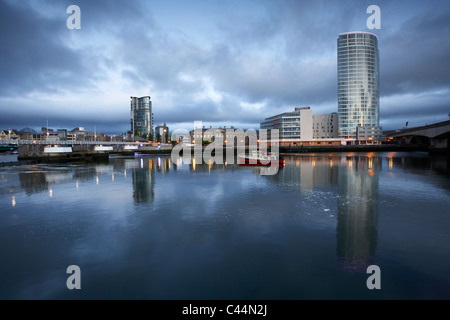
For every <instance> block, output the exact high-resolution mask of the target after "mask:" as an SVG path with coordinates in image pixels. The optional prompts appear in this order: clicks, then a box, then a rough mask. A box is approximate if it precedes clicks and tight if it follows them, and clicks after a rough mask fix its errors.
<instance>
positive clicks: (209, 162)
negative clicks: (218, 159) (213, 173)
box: [208, 159, 212, 169]
mask: <svg viewBox="0 0 450 320" xmlns="http://www.w3.org/2000/svg"><path fill="white" fill-rule="evenodd" d="M208 164H209V168H210V169H211V166H212V165H211V159H209V161H208Z"/></svg>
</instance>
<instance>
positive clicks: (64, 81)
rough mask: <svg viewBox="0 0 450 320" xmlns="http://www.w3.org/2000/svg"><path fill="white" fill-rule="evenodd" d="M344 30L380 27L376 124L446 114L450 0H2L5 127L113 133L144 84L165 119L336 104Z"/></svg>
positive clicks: (221, 120)
mask: <svg viewBox="0 0 450 320" xmlns="http://www.w3.org/2000/svg"><path fill="white" fill-rule="evenodd" d="M70 5H77V6H79V8H80V12H81V15H80V16H81V20H80V21H81V23H80V26H81V29H68V28H67V23H66V22H67V19H68V18H70V16H71V13H67V12H66V10H67V8H68V7H69V6H70ZM370 5H377V6H379V8H380V13H381V15H380V17H381V19H380V22H381V23H380V27H381V28H380V29H373V30H370V29H368V26H367V19H368V18H369V17H370V16H371V14H370V13H369V14H368V13H367V12H366V10H367V8H368V7H369V6H370ZM350 31H367V32H373V33H374V34H376V35H377V36H378V39H379V43H378V46H379V51H380V125H382V126H383V129H384V130H391V129H396V128H402V127H404V126H405V123H406V122H407V121H408V126H409V127H413V126H420V125H424V124H426V123H432V122H437V121H444V120H448V119H449V112H450V1H448V0H445V1H438V0H431V1H411V0H409V1H376V0H370V1H357V0H354V1H345V0H343V1H335V0H322V1H321V0H314V1H313V0H309V1H300V0H240V1H238V0H235V1H231V0H230V1H228V0H195V1H194V0H185V1H175V0H164V1H162V0H160V1H150V0H142V1H139V0H129V1H124V0H80V1H79V0H67V1H66V0H20V1H19V0H17V1H14V0H0V39H1V40H0V41H1V47H0V75H1V76H0V129H18V130H20V129H22V128H24V127H31V128H33V129H35V130H38V131H40V128H41V127H45V126H46V125H47V121H48V126H49V128H53V129H59V128H67V129H73V128H75V127H79V126H81V127H84V128H85V129H86V130H89V131H94V129H95V130H96V131H97V132H103V133H106V134H111V135H113V134H120V133H122V132H126V131H128V130H130V97H131V96H136V97H141V96H147V95H149V96H151V99H152V103H153V113H154V124H155V126H157V125H162V124H163V123H164V122H165V123H166V124H167V125H168V126H169V128H170V131H172V130H173V129H178V128H182V129H187V130H191V129H193V126H194V121H202V122H203V124H204V125H206V126H209V125H212V126H224V125H226V126H227V127H228V126H235V127H240V128H243V129H250V128H254V129H259V124H260V122H262V121H263V120H264V119H265V118H267V117H270V116H273V115H276V114H279V113H283V112H288V111H292V110H293V109H294V108H295V107H306V106H310V107H311V109H312V110H313V114H322V113H331V112H337V43H336V39H337V37H338V35H339V33H343V32H350Z"/></svg>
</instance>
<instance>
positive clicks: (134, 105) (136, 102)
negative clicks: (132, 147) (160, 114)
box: [130, 96, 153, 139]
mask: <svg viewBox="0 0 450 320" xmlns="http://www.w3.org/2000/svg"><path fill="white" fill-rule="evenodd" d="M130 98H131V117H130V118H131V132H132V134H133V136H141V137H146V138H147V139H150V137H149V135H150V134H153V113H152V101H151V100H150V96H145V97H141V98H137V97H130Z"/></svg>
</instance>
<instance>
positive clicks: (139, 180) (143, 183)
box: [131, 158, 161, 203]
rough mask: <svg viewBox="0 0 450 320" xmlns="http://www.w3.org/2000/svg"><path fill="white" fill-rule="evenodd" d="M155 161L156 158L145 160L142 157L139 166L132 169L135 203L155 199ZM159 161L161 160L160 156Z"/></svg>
mask: <svg viewBox="0 0 450 320" xmlns="http://www.w3.org/2000/svg"><path fill="white" fill-rule="evenodd" d="M153 161H154V159H149V160H148V161H144V159H142V158H141V159H140V161H139V163H138V166H136V167H134V168H132V169H131V175H132V181H133V199H134V201H135V203H141V202H152V201H153V198H154V196H155V191H154V190H155V169H154V166H153ZM157 161H161V160H160V158H158V160H157ZM158 167H159V166H158Z"/></svg>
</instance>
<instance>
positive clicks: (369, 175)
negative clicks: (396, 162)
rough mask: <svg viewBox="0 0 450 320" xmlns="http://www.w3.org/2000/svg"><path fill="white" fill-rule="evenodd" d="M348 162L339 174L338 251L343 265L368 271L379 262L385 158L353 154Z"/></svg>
mask: <svg viewBox="0 0 450 320" xmlns="http://www.w3.org/2000/svg"><path fill="white" fill-rule="evenodd" d="M347 162H348V165H347V166H341V167H340V170H339V176H338V179H339V182H338V184H339V196H340V197H339V201H338V221H337V230H336V231H337V233H336V235H337V254H338V258H339V263H340V265H341V266H342V268H344V269H346V270H351V271H365V270H366V268H367V266H369V265H371V264H374V263H375V249H376V242H377V217H378V173H379V171H380V170H381V167H382V158H380V157H374V156H373V155H366V156H353V157H349V158H347Z"/></svg>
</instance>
